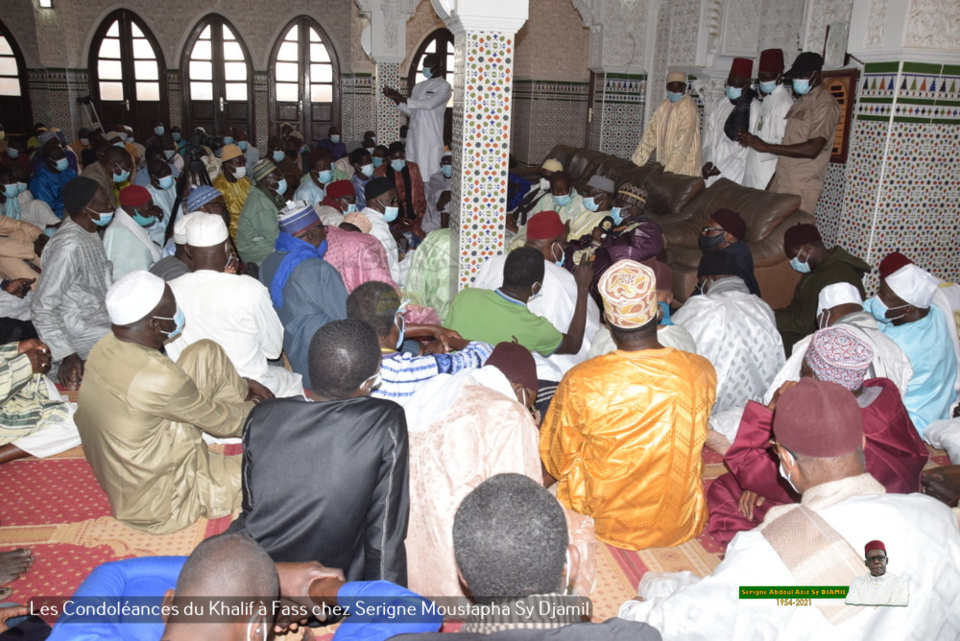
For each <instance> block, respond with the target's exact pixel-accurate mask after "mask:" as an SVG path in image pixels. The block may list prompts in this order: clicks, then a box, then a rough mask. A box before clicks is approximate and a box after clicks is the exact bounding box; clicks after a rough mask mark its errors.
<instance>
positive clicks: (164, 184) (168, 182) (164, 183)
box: [157, 174, 173, 189]
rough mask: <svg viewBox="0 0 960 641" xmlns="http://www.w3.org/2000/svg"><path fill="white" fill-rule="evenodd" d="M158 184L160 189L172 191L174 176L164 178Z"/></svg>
mask: <svg viewBox="0 0 960 641" xmlns="http://www.w3.org/2000/svg"><path fill="white" fill-rule="evenodd" d="M157 182H158V183H160V189H170V188H171V187H173V175H172V174H171V175H170V176H164V177H163V178H160V179H159V180H158V181H157Z"/></svg>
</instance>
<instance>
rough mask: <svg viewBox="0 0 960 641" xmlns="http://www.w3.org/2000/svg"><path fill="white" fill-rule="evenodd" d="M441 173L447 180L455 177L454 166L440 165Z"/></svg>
mask: <svg viewBox="0 0 960 641" xmlns="http://www.w3.org/2000/svg"><path fill="white" fill-rule="evenodd" d="M440 171H442V172H443V175H444V176H446V177H447V178H450V177H451V176H453V165H440Z"/></svg>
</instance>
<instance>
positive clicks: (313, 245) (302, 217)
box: [260, 203, 347, 389]
mask: <svg viewBox="0 0 960 641" xmlns="http://www.w3.org/2000/svg"><path fill="white" fill-rule="evenodd" d="M279 223H280V235H279V236H278V237H277V245H276V247H277V248H276V250H275V251H274V252H273V253H272V254H270V255H269V256H267V258H266V259H265V260H264V261H263V265H261V266H260V282H262V283H263V284H264V285H266V287H267V288H268V289H269V291H270V298H271V300H272V301H273V306H274V308H275V309H276V310H277V315H278V316H279V318H280V321H281V322H282V323H283V349H284V351H285V352H286V354H287V358H288V359H290V367H291V368H292V369H293V371H294V372H296V373H297V374H300V376H301V377H303V386H304V387H306V388H307V389H310V367H309V359H308V355H309V353H310V341H311V340H312V339H313V335H314V334H316V333H317V330H318V329H320V328H321V327H323V326H324V325H326V324H327V323H329V322H331V321H335V320H342V319H344V318H346V317H347V290H346V288H345V287H344V286H343V279H342V278H341V277H340V274H339V273H338V272H337V270H336V269H335V268H334V267H333V266H332V265H331V264H330V263H328V262H327V261H325V260H324V256H325V255H326V253H327V232H326V230H325V229H324V226H323V223H321V222H320V218H319V217H318V216H317V212H316V210H315V209H314V208H313V207H312V206H310V205H305V204H304V203H299V204H298V206H296V207H293V208H287V209H284V210H283V211H281V212H280V221H279Z"/></svg>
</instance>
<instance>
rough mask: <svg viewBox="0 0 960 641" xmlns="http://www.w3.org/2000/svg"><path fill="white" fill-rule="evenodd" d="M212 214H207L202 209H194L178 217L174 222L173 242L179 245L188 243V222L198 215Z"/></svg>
mask: <svg viewBox="0 0 960 641" xmlns="http://www.w3.org/2000/svg"><path fill="white" fill-rule="evenodd" d="M209 215H210V214H205V213H204V212H202V211H192V212H190V213H189V214H184V215H181V216H180V217H179V218H177V222H175V223H174V224H173V242H175V243H176V244H178V245H186V244H187V223H189V222H190V221H191V220H193V219H194V218H196V217H197V216H209Z"/></svg>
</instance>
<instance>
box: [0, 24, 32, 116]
mask: <svg viewBox="0 0 960 641" xmlns="http://www.w3.org/2000/svg"><path fill="white" fill-rule="evenodd" d="M32 120H33V119H32V118H31V114H30V100H29V99H28V96H27V67H26V65H25V64H24V62H23V54H21V53H20V47H18V46H17V42H16V41H15V40H14V39H13V34H11V33H10V31H9V30H8V29H7V26H6V25H5V24H3V22H0V122H2V123H3V126H4V130H5V131H6V132H8V133H11V134H23V133H27V132H31V133H32V129H33V122H32Z"/></svg>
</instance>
